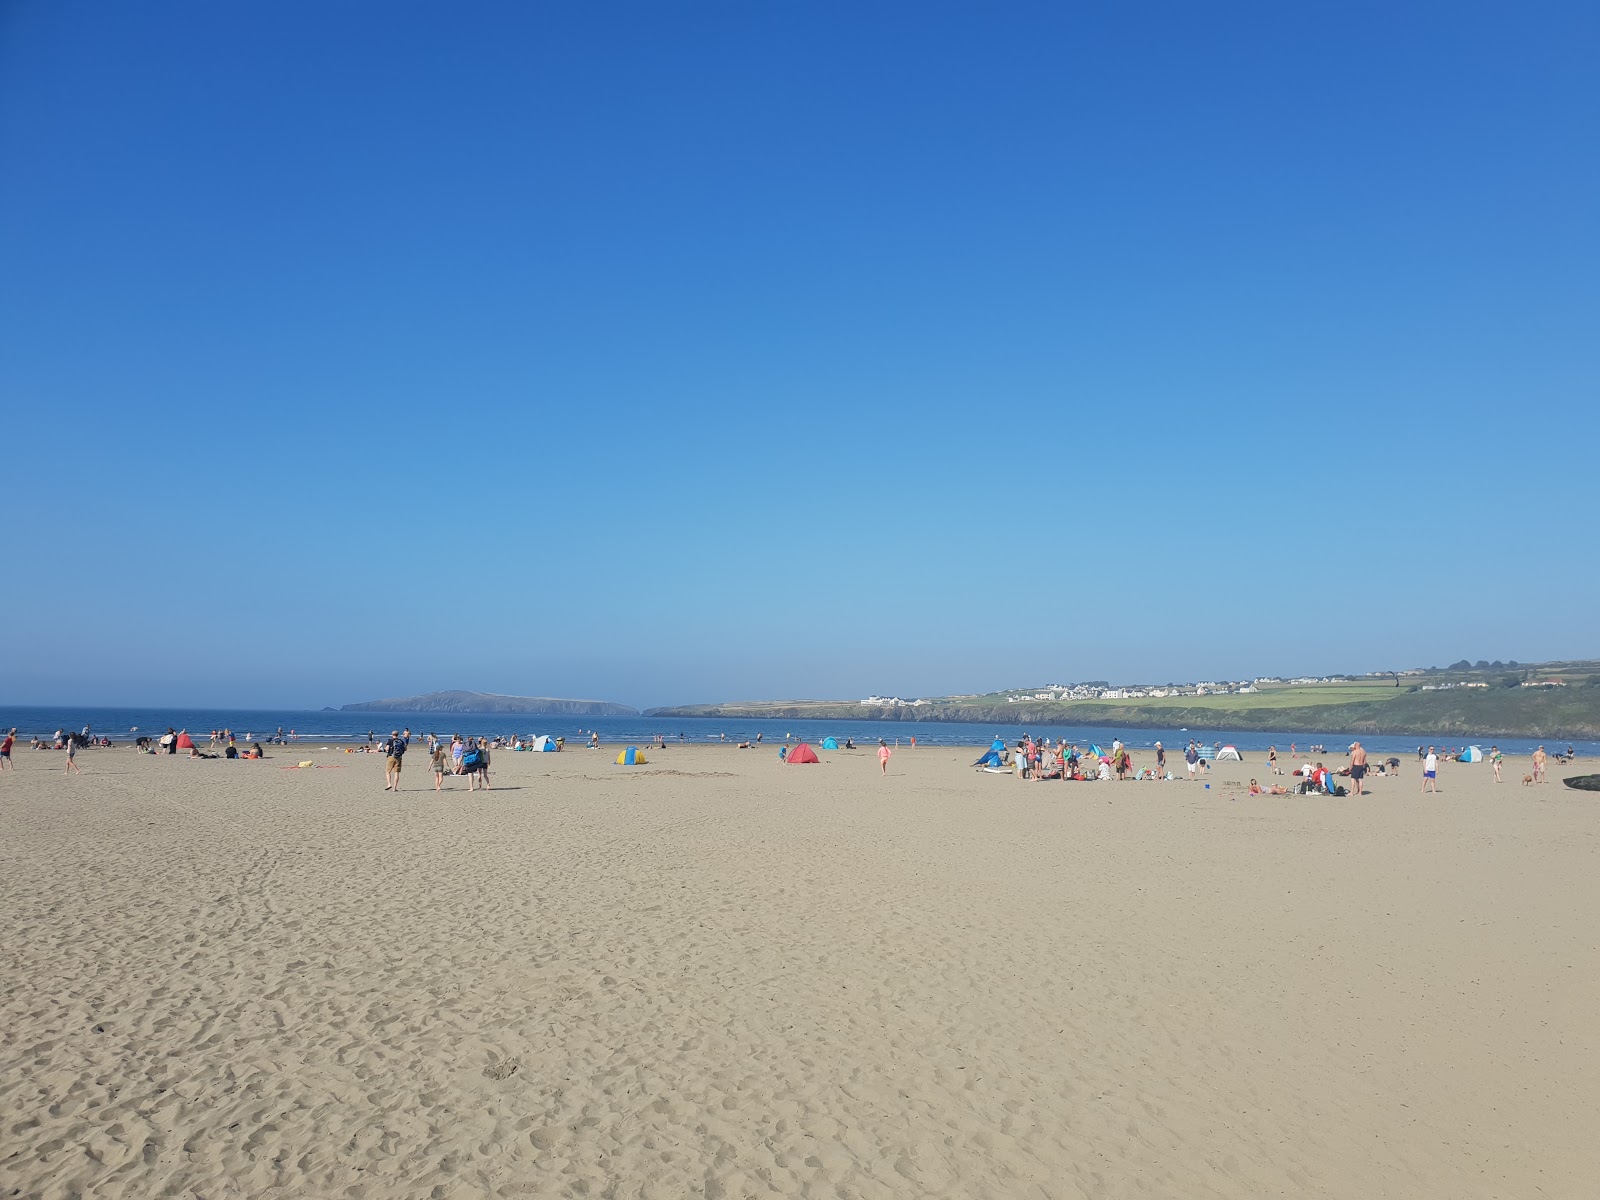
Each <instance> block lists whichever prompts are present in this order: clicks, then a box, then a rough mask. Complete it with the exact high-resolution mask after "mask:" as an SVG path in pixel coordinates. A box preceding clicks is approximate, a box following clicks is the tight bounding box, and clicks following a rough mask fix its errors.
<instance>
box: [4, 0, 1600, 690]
mask: <svg viewBox="0 0 1600 1200" xmlns="http://www.w3.org/2000/svg"><path fill="white" fill-rule="evenodd" d="M1597 11H1600V10H1597V9H1596V7H1595V6H1594V5H1593V4H1586V3H1570V4H1561V5H1540V4H1529V5H1518V6H1508V5H1478V4H1470V3H1468V4H1458V3H1451V4H1437V5H1420V4H1412V5H1393V4H1349V3H1341V4H1337V5H1334V4H1330V5H1326V6H1322V7H1320V8H1314V7H1312V6H1305V5H1293V4H1287V5H1286V4H1279V3H1272V4H1267V3H1262V4H1254V5H1239V6H1228V5H1223V6H1216V5H1193V4H1171V5H1158V4H1149V5H1115V6H1098V7H1094V6H1076V5H1059V4H1041V5H1037V6H1010V7H1005V8H1004V10H1003V11H999V12H996V11H993V8H992V7H988V8H986V7H984V6H973V5H938V4H935V5H927V4H915V5H912V4H906V5H887V4H885V5H844V4H836V5H826V4H804V5H802V4H732V3H726V4H710V5H696V4H686V5H678V4H639V5H601V4H596V5H577V4H573V5H566V6H558V5H553V4H502V5H483V4H479V5H470V4H469V5H443V4H431V5H413V4H403V3H383V4H378V3H365V4H362V3H337V4H324V3H271V4H268V3H258V4H245V3H226V4H217V3H212V2H209V0H208V2H205V3H193V4H176V3H162V4H155V5H115V4H79V3H72V2H70V0H32V2H27V0H11V2H10V3H5V4H0V255H3V257H0V408H3V411H4V414H5V418H4V426H3V435H0V436H3V438H4V443H3V457H4V466H3V469H0V501H3V511H4V518H5V525H6V537H5V543H6V554H5V563H6V565H5V568H4V571H5V583H4V587H3V589H0V620H3V623H4V627H5V631H4V646H5V649H4V651H3V653H0V657H3V660H4V666H3V670H0V703H70V702H84V703H90V702H94V703H118V702H138V703H168V702H173V703H176V702H183V703H198V704H232V705H239V706H252V705H288V706H301V705H305V706H320V705H322V704H339V703H342V702H345V701H350V700H359V699H366V698H369V697H372V696H377V695H393V694H403V693H410V692H418V691H423V690H431V689H434V688H441V687H469V688H481V689H485V690H491V691H501V692H534V693H539V694H549V695H579V696H593V697H604V698H612V699H618V700H623V701H628V702H632V703H636V704H656V703H668V702H674V701H681V702H689V701H698V700H716V699H732V698H743V697H778V696H850V695H854V694H858V693H865V692H867V691H892V692H898V693H900V694H902V695H914V694H935V693H944V692H951V691H965V690H981V689H988V688H992V687H1000V686H1010V685H1019V684H1023V683H1027V682H1042V681H1045V680H1047V679H1085V678H1114V679H1156V680H1166V679H1192V678H1196V677H1206V676H1213V675H1230V676H1232V675H1243V674H1250V673H1263V672H1272V673H1277V672H1297V671H1302V670H1338V669H1349V670H1358V669H1366V668H1378V667H1389V666H1407V665H1427V664H1430V663H1441V664H1442V663H1445V662H1448V661H1451V660H1453V659H1456V658H1459V657H1462V656H1466V657H1470V658H1478V657H1487V658H1519V659H1523V660H1533V659H1538V658H1544V657H1556V656H1583V655H1596V654H1600V634H1597V632H1596V626H1595V623H1594V614H1595V613H1596V612H1597V611H1600V568H1597V565H1596V556H1595V550H1594V547H1595V537H1594V534H1595V516H1596V513H1597V511H1600V504H1597V498H1596V490H1595V478H1596V472H1595V468H1594V462H1595V455H1596V452H1597V451H1600V416H1597V412H1600V386H1597V385H1600V150H1597V146H1600V141H1597V139H1596V136H1595V131H1596V129H1597V128H1600V72H1597V71H1596V63H1597V62H1600V17H1597V15H1596V13H1597ZM1308 565H1309V566H1310V567H1311V568H1312V569H1311V570H1309V571H1308V570H1307V569H1306V568H1307V566H1308Z"/></svg>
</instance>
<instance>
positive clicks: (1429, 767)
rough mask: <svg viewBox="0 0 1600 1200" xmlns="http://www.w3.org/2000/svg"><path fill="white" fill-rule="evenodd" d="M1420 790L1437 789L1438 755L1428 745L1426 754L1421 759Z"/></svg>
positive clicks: (1435, 790)
mask: <svg viewBox="0 0 1600 1200" xmlns="http://www.w3.org/2000/svg"><path fill="white" fill-rule="evenodd" d="M1422 790H1423V791H1425V792H1430V791H1431V792H1434V793H1437V792H1438V791H1439V756H1438V755H1437V754H1435V753H1434V752H1433V747H1432V746H1429V747H1428V755H1427V757H1426V758H1424V759H1423V760H1422Z"/></svg>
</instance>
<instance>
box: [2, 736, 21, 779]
mask: <svg viewBox="0 0 1600 1200" xmlns="http://www.w3.org/2000/svg"><path fill="white" fill-rule="evenodd" d="M16 744H17V731H16V730H15V729H13V730H11V731H10V732H9V733H7V734H6V736H5V740H4V741H0V771H4V770H6V769H7V768H8V767H9V768H10V769H11V770H13V771H15V770H16V769H17V764H16V763H14V762H12V761H11V748H12V747H13V746H15V745H16Z"/></svg>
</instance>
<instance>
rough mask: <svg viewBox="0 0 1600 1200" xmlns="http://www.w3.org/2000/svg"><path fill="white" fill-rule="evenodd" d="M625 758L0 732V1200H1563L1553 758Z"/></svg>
mask: <svg viewBox="0 0 1600 1200" xmlns="http://www.w3.org/2000/svg"><path fill="white" fill-rule="evenodd" d="M615 750H616V747H608V748H607V749H606V750H605V751H603V752H600V753H595V752H589V751H585V750H582V749H571V750H568V751H567V752H565V753H562V754H545V755H537V754H514V753H509V752H500V753H497V754H496V756H495V763H494V767H495V785H496V786H495V789H494V790H493V791H491V792H488V793H477V794H468V793H467V792H466V791H465V787H464V784H463V783H462V782H461V781H453V782H452V783H451V785H450V786H449V790H448V791H447V793H446V794H444V795H438V794H435V792H434V791H433V790H432V786H431V777H430V776H427V774H426V772H425V770H424V769H423V767H424V763H423V755H421V754H420V753H417V752H414V753H413V754H412V755H410V756H409V766H408V768H407V771H406V773H405V776H404V780H405V786H406V788H407V790H405V791H403V792H402V793H400V794H399V795H398V796H395V795H390V794H388V793H386V792H384V791H383V760H382V759H381V758H380V757H378V756H376V755H373V756H365V755H361V756H358V755H348V754H344V753H340V752H337V751H322V750H320V749H317V748H316V747H293V748H289V749H288V750H283V751H279V752H278V753H277V754H276V756H275V757H273V758H270V759H268V760H266V761H264V762H227V761H220V760H219V761H207V762H190V761H187V760H185V759H183V758H179V757H175V758H168V757H148V756H140V755H138V754H136V753H134V752H133V751H132V750H129V749H113V750H88V751H83V752H81V753H80V754H79V756H78V761H79V763H80V764H81V767H82V770H83V776H82V778H63V777H62V775H61V769H62V755H60V754H58V753H46V752H33V751H29V750H26V749H19V750H18V751H17V770H16V771H15V772H9V773H5V774H3V775H0V826H3V829H4V836H3V837H0V946H3V962H4V967H5V970H4V982H3V984H0V1194H4V1195H18V1196H26V1197H50V1198H54V1197H78V1196H93V1197H96V1198H99V1200H107V1198H117V1197H128V1198H133V1197H141V1198H142V1197H157V1196H172V1197H205V1198H206V1200H217V1198H219V1197H229V1196H249V1197H285V1198H287V1197H365V1198H370V1200H379V1198H390V1197H393V1198H396V1200H399V1198H410V1197H429V1196H431V1197H468V1196H608V1197H609V1196H616V1197H683V1196H697V1195H702V1196H706V1197H719V1196H722V1197H742V1196H764V1195H770V1194H776V1195H782V1196H790V1195H794V1196H808V1197H822V1196H829V1197H871V1196H950V1197H995V1198H999V1197H1102V1196H1105V1197H1119V1196H1145V1197H1149V1196H1157V1197H1246V1196H1327V1197H1352V1198H1355V1197H1378V1196H1388V1197H1412V1196H1415V1197H1452V1198H1460V1197H1532V1196H1547V1197H1578V1196H1587V1195H1592V1194H1594V1192H1595V1191H1596V1189H1597V1188H1600V1140H1597V1139H1596V1138H1595V1136H1594V1130H1595V1127H1596V1123H1597V1121H1600V1037H1597V1035H1596V1033H1595V1029H1594V1014H1595V1002H1596V996H1597V995H1600V953H1597V949H1596V939H1597V933H1596V931H1597V929H1600V870H1597V867H1600V812H1597V811H1596V806H1595V799H1594V797H1593V796H1586V795H1584V794H1582V793H1578V792H1574V791H1571V790H1568V789H1566V788H1563V787H1561V786H1560V784H1559V782H1558V781H1559V778H1560V776H1561V775H1562V774H1563V773H1569V772H1563V771H1562V769H1560V768H1554V769H1553V770H1552V777H1553V779H1555V780H1557V782H1553V783H1551V784H1549V785H1547V786H1544V787H1541V788H1528V787H1523V786H1520V783H1519V781H1520V779H1521V776H1522V773H1523V771H1525V770H1526V766H1525V765H1524V764H1523V762H1522V761H1520V760H1518V761H1515V762H1512V763H1508V765H1507V770H1506V782H1505V783H1504V784H1502V785H1500V786H1499V787H1496V786H1495V785H1494V784H1493V783H1492V778H1491V774H1490V770H1489V767H1488V766H1487V764H1484V765H1481V766H1466V765H1457V764H1447V765H1446V767H1445V768H1444V771H1443V777H1442V780H1441V786H1442V789H1443V791H1442V794H1441V795H1439V796H1422V795H1420V794H1419V792H1418V784H1419V774H1418V767H1417V764H1415V763H1414V762H1408V763H1406V764H1405V766H1404V768H1403V772H1404V773H1403V774H1402V775H1401V777H1400V778H1399V779H1397V780H1388V779H1381V778H1380V779H1376V780H1373V781H1372V784H1373V787H1372V791H1373V794H1372V795H1371V796H1370V797H1367V798H1362V799H1357V798H1347V799H1342V800H1334V799H1327V798H1308V799H1301V798H1294V797H1290V798H1271V799H1264V798H1255V799H1252V798H1248V797H1246V796H1244V795H1242V794H1241V791H1242V789H1241V787H1240V785H1241V784H1242V782H1243V781H1244V780H1245V779H1246V778H1248V777H1249V776H1250V775H1252V774H1253V775H1257V776H1263V777H1264V764H1262V763H1261V762H1259V761H1254V762H1248V761H1247V762H1245V763H1243V764H1222V765H1221V766H1220V767H1219V768H1218V769H1217V770H1216V771H1214V772H1213V774H1212V776H1211V779H1210V783H1211V787H1210V789H1209V790H1207V789H1205V788H1204V787H1203V786H1201V785H1198V784H1191V783H1188V782H1186V781H1185V782H1174V783H1165V784H1154V783H1132V782H1130V783H1121V784H1119V783H1095V784H1075V783H1067V784H1061V783H1038V784H1033V783H1024V782H1020V781H1017V780H1015V779H1013V778H1010V777H1001V776H995V775H986V774H982V773H978V772H974V771H972V770H971V769H970V768H969V767H968V766H967V764H968V763H970V762H971V761H972V759H973V758H974V757H976V754H977V751H976V750H970V751H969V750H951V749H927V748H921V749H918V750H916V751H908V750H902V751H901V752H899V753H898V754H896V755H895V757H894V758H893V760H892V762H891V772H890V774H889V776H888V777H887V778H880V777H879V774H878V766H877V762H876V760H875V756H874V754H872V753H871V752H870V751H867V750H863V751H860V752H856V753H849V752H823V753H822V759H823V762H822V763H820V764H818V765H815V766H792V767H785V766H781V765H780V764H779V763H778V761H777V758H776V754H775V752H774V750H773V748H771V747H768V748H766V749H763V750H757V751H738V750H735V749H733V748H731V747H720V746H719V747H690V748H680V747H670V748H668V749H667V750H665V751H664V752H655V753H652V755H651V762H650V765H649V766H647V767H643V768H635V769H627V768H622V767H618V766H615V765H613V764H612V761H611V760H612V757H613V755H614V753H615ZM1147 758H1148V756H1147V755H1146V756H1139V758H1138V760H1137V761H1139V762H1141V764H1142V763H1143V762H1144V761H1146V760H1147ZM300 759H312V760H314V761H315V762H316V763H317V764H319V766H321V767H324V768H326V769H306V770H283V769H281V768H283V767H285V766H286V765H288V764H291V763H293V762H295V761H297V760H300ZM1337 761H1339V762H1340V763H1341V764H1342V762H1343V759H1338V760H1337ZM1588 769H1592V766H1591V767H1590V768H1588ZM1180 770H1181V764H1180Z"/></svg>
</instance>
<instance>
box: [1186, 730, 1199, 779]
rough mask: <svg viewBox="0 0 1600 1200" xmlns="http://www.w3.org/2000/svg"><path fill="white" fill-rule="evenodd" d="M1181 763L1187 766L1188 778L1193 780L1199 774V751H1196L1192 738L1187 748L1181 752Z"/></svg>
mask: <svg viewBox="0 0 1600 1200" xmlns="http://www.w3.org/2000/svg"><path fill="white" fill-rule="evenodd" d="M1183 761H1184V762H1185V763H1187V764H1188V767H1189V778H1190V779H1194V778H1195V777H1196V776H1197V775H1198V774H1199V772H1200V751H1199V750H1198V749H1196V747H1195V744H1194V740H1193V739H1192V738H1191V739H1190V741H1189V748H1188V749H1187V750H1185V751H1184V752H1183Z"/></svg>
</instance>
